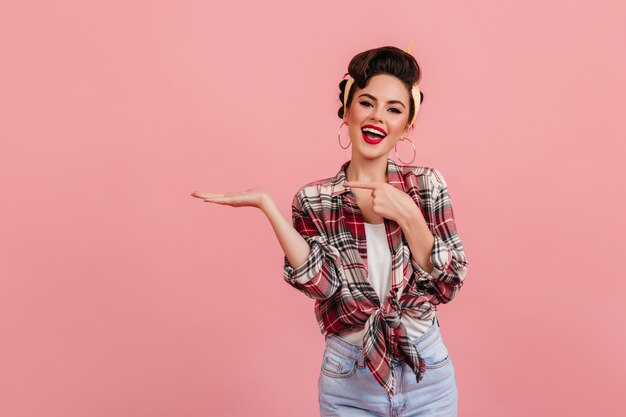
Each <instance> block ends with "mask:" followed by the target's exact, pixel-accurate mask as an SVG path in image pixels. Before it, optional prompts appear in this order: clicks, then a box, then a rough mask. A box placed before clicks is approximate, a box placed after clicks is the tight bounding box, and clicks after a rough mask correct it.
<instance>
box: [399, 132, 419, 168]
mask: <svg viewBox="0 0 626 417" xmlns="http://www.w3.org/2000/svg"><path fill="white" fill-rule="evenodd" d="M400 140H408V141H409V143H410V144H411V146H412V147H413V159H411V162H413V161H414V160H415V155H416V153H417V151H416V150H415V145H413V141H412V140H411V139H409V138H408V136H407V137H404V138H400ZM393 149H394V150H395V152H396V158H398V161H400V162H402V163H403V164H404V165H409V164H410V163H411V162H404V161H403V160H402V159H400V157H399V156H398V143H397V142H396V146H394V147H393Z"/></svg>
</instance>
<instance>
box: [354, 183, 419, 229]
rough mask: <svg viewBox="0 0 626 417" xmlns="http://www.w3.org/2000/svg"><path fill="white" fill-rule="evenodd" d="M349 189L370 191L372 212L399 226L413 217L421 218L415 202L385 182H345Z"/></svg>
mask: <svg viewBox="0 0 626 417" xmlns="http://www.w3.org/2000/svg"><path fill="white" fill-rule="evenodd" d="M345 185H346V186H348V187H350V188H363V189H370V190H372V211H373V212H374V213H376V214H378V215H380V216H383V217H385V218H387V219H390V220H393V221H395V222H396V223H398V224H399V225H401V226H402V225H403V224H406V223H408V222H410V219H412V218H415V216H416V215H417V216H420V217H423V216H422V211H421V210H420V209H419V207H418V206H417V204H415V201H413V199H412V198H411V196H410V195H408V194H407V193H405V192H403V191H402V190H399V189H397V188H396V187H394V186H393V185H390V184H389V183H386V182H364V181H346V182H345Z"/></svg>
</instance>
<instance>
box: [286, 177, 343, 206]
mask: <svg viewBox="0 0 626 417" xmlns="http://www.w3.org/2000/svg"><path fill="white" fill-rule="evenodd" d="M333 180H334V177H328V178H322V179H319V180H315V181H310V182H308V183H306V184H304V185H303V186H302V187H300V188H299V189H298V191H297V192H296V194H295V195H294V196H293V205H295V206H299V207H302V206H303V205H311V204H312V203H313V204H315V203H318V202H319V200H320V196H321V195H322V194H330V193H331V191H332V185H333Z"/></svg>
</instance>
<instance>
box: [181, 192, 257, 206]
mask: <svg viewBox="0 0 626 417" xmlns="http://www.w3.org/2000/svg"><path fill="white" fill-rule="evenodd" d="M191 195H192V196H193V197H197V198H201V199H203V200H204V201H205V202H209V203H217V204H225V205H228V206H233V207H246V206H247V207H258V208H260V207H261V206H262V205H263V204H264V203H265V201H266V198H267V196H268V193H267V191H266V190H265V189H263V188H249V189H247V190H245V191H240V192H237V193H210V192H208V191H194V192H193V193H191Z"/></svg>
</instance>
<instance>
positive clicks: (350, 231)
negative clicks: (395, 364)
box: [283, 158, 468, 396]
mask: <svg viewBox="0 0 626 417" xmlns="http://www.w3.org/2000/svg"><path fill="white" fill-rule="evenodd" d="M349 164H350V161H346V162H345V163H344V164H343V165H342V166H341V169H340V170H339V172H338V173H337V175H336V176H334V177H331V178H325V179H322V180H318V181H313V182H310V183H308V184H306V185H304V186H303V187H302V188H301V189H300V190H299V191H298V192H297V193H296V195H295V196H294V198H293V203H292V207H291V208H292V220H293V225H294V228H295V229H296V230H297V231H298V232H299V233H300V234H301V235H302V237H303V238H304V239H305V240H306V241H307V243H308V244H309V245H310V246H311V254H310V255H309V257H308V259H307V260H306V262H305V263H304V264H303V265H301V266H300V267H298V268H293V267H292V266H291V265H290V264H289V260H288V259H287V257H286V256H285V258H284V273H283V275H284V279H285V281H286V282H287V283H289V284H290V285H291V286H293V287H294V288H296V289H298V290H299V291H302V292H303V293H304V294H306V295H307V296H308V297H310V298H313V299H315V300H316V301H315V308H314V309H315V316H316V318H317V321H318V324H319V327H320V330H321V332H322V334H323V335H325V336H326V335H328V334H334V333H337V332H340V331H342V330H346V329H350V328H352V327H362V326H365V328H366V329H367V330H366V331H365V334H364V339H363V354H364V358H365V363H366V364H367V366H368V368H369V369H370V371H371V372H372V374H373V375H374V377H375V378H376V380H377V381H378V382H379V383H380V384H381V385H382V387H383V388H384V389H385V390H386V391H387V392H388V394H389V396H393V395H394V394H395V392H396V382H395V378H394V376H393V374H392V372H391V361H392V360H393V359H395V360H404V361H406V362H407V363H408V364H409V366H410V367H411V369H412V370H413V372H414V373H415V375H416V378H417V381H418V382H419V381H420V380H421V379H422V377H423V375H424V372H425V362H424V360H423V359H422V357H421V356H420V354H419V352H418V351H417V349H415V346H414V345H412V344H411V342H410V340H409V338H408V337H407V335H406V328H405V326H404V324H403V323H402V322H401V320H400V317H401V315H402V314H410V315H411V316H413V317H416V318H425V317H428V316H429V315H430V314H432V311H431V310H436V309H437V305H438V304H439V303H447V302H449V301H450V300H452V299H453V298H454V297H455V296H456V295H457V294H458V292H459V290H460V288H461V286H462V285H463V280H464V278H465V275H466V274H467V271H468V267H467V258H466V256H465V253H464V250H463V244H462V243H461V240H460V238H459V235H458V234H457V231H456V225H455V222H454V214H453V210H452V201H451V199H450V196H449V193H448V187H447V184H446V181H445V179H444V177H443V175H442V174H441V172H440V171H439V170H438V169H436V168H429V167H419V166H403V165H396V163H395V162H394V161H393V160H392V159H391V158H388V159H387V182H388V183H389V184H390V185H392V186H394V187H396V188H398V189H399V190H402V191H403V192H405V193H407V194H408V195H409V196H411V198H413V201H415V203H416V204H417V206H418V207H419V208H420V210H421V212H422V214H423V215H424V219H426V222H427V223H428V227H429V228H430V230H431V232H432V233H433V236H434V237H435V243H434V246H433V250H432V253H431V256H430V261H431V262H432V265H433V267H434V269H433V270H432V271H431V272H430V273H428V272H426V271H425V270H424V269H422V267H421V266H420V265H419V264H418V263H417V262H416V261H415V259H414V258H413V256H412V255H411V251H410V248H409V246H408V243H407V242H406V239H405V238H404V235H403V232H402V229H400V226H398V224H397V223H396V222H394V221H392V220H389V219H387V218H385V219H384V222H385V230H386V232H387V242H388V243H389V249H390V251H391V255H392V284H391V290H390V293H389V295H388V296H387V298H386V299H385V300H383V302H382V303H381V301H380V299H379V297H378V295H377V294H376V291H375V290H374V288H373V287H372V286H371V285H370V283H369V281H368V270H367V269H368V266H367V242H366V235H365V226H364V224H363V223H364V219H363V216H362V214H361V211H360V209H359V206H358V205H357V202H356V199H355V195H354V193H353V192H352V191H350V190H349V189H347V188H345V187H344V182H345V181H347V177H346V168H347V167H348V165H349ZM400 289H402V291H401V296H400V298H399V299H398V296H397V294H398V293H399V292H400Z"/></svg>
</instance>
